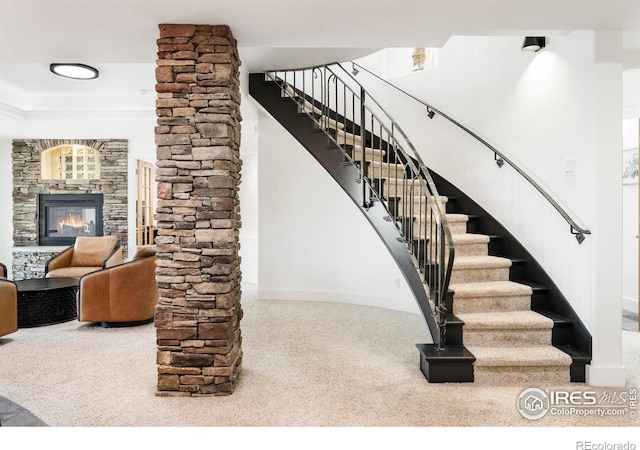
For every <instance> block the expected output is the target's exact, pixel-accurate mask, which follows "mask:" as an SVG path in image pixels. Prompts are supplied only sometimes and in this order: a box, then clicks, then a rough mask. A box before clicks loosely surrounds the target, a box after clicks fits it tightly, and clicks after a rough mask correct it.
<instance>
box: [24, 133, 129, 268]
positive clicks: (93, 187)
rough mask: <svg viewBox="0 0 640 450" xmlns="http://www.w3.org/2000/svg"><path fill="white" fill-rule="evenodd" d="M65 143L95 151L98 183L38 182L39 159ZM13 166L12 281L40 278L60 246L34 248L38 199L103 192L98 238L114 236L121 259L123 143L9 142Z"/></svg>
mask: <svg viewBox="0 0 640 450" xmlns="http://www.w3.org/2000/svg"><path fill="white" fill-rule="evenodd" d="M65 144H81V145H86V146H89V147H92V148H95V149H96V150H98V151H99V152H100V165H101V168H102V175H101V178H100V179H98V180H41V179H40V174H41V169H40V164H41V160H40V156H41V153H42V152H43V151H44V150H47V149H48V148H51V147H55V146H58V145H65ZM11 157H12V164H13V244H14V247H13V251H12V253H13V258H12V259H13V261H12V274H13V279H14V280H24V279H28V278H40V277H43V276H44V266H45V263H46V261H47V260H48V259H49V258H50V257H51V256H53V255H54V254H56V253H58V252H59V251H61V250H62V249H63V248H65V247H46V246H40V245H39V242H38V195H40V194H74V193H77V194H103V195H104V205H103V215H104V225H103V227H104V234H105V235H113V236H117V237H118V241H119V242H120V245H121V246H122V247H123V252H124V255H125V257H126V255H127V239H128V218H127V213H128V206H127V205H128V192H127V190H128V189H127V181H128V141H127V140H126V139H14V140H13V151H12V153H11Z"/></svg>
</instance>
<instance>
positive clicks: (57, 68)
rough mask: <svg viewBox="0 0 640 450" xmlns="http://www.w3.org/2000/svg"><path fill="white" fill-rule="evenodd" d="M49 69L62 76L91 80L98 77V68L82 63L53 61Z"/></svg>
mask: <svg viewBox="0 0 640 450" xmlns="http://www.w3.org/2000/svg"><path fill="white" fill-rule="evenodd" d="M49 70H50V71H51V72H53V73H55V74H56V75H60V76H61V77H66V78H73V79H75V80H91V79H93V78H98V69H96V68H94V67H91V66H87V65H86V64H80V63H53V64H51V65H49Z"/></svg>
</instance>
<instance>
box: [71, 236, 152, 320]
mask: <svg viewBox="0 0 640 450" xmlns="http://www.w3.org/2000/svg"><path fill="white" fill-rule="evenodd" d="M157 303H158V285H157V283H156V251H155V248H154V247H139V248H138V250H137V251H136V254H135V255H134V257H133V259H132V260H131V261H129V262H125V263H123V264H120V265H117V266H113V267H109V268H106V269H103V270H99V271H97V272H91V273H88V274H86V275H83V276H82V278H80V290H79V292H78V320H79V321H80V322H101V325H102V326H103V327H108V326H133V325H142V324H144V323H150V322H152V321H153V316H154V314H155V307H156V305H157Z"/></svg>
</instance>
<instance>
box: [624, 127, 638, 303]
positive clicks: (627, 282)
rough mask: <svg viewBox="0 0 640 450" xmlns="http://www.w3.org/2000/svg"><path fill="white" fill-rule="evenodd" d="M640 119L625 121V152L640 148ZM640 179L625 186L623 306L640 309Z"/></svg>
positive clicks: (628, 152) (626, 153)
mask: <svg viewBox="0 0 640 450" xmlns="http://www.w3.org/2000/svg"><path fill="white" fill-rule="evenodd" d="M639 121H640V118H633V119H627V120H625V121H624V122H623V128H622V131H623V135H622V149H623V151H625V150H626V152H625V153H623V156H624V155H627V156H628V155H629V154H630V153H633V152H634V151H636V152H637V151H638V132H639V131H638V122H639ZM638 186H639V185H638V178H636V179H635V181H634V182H633V183H630V184H624V185H623V186H622V211H623V214H622V227H623V228H622V267H623V272H622V307H623V308H624V309H626V310H628V311H633V312H636V313H637V311H638V204H639V203H638V201H639V199H638Z"/></svg>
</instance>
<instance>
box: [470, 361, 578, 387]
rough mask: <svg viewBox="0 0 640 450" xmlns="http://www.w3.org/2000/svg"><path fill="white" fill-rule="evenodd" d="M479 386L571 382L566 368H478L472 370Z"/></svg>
mask: <svg viewBox="0 0 640 450" xmlns="http://www.w3.org/2000/svg"><path fill="white" fill-rule="evenodd" d="M473 375H474V381H475V382H476V383H479V384H491V385H520V386H543V385H547V386H562V385H565V384H569V383H570V382H571V379H570V375H569V368H568V367H564V366H563V367H555V366H552V367H546V366H534V367H529V366H525V367H522V366H515V367H510V366H478V365H477V364H476V365H475V367H474V369H473Z"/></svg>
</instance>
